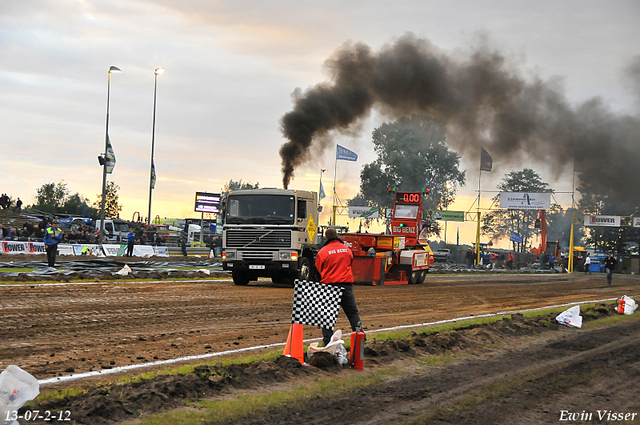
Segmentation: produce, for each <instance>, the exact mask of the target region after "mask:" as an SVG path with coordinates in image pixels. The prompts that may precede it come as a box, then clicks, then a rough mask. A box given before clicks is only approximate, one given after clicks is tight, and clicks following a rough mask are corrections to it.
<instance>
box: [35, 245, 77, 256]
mask: <svg viewBox="0 0 640 425" xmlns="http://www.w3.org/2000/svg"><path fill="white" fill-rule="evenodd" d="M43 247H44V244H43ZM58 255H76V254H75V253H74V252H73V245H61V244H58Z"/></svg>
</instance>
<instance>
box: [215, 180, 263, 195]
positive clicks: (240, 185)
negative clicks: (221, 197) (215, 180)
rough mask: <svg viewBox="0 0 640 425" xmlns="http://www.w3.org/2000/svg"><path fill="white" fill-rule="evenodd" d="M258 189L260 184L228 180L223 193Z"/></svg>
mask: <svg viewBox="0 0 640 425" xmlns="http://www.w3.org/2000/svg"><path fill="white" fill-rule="evenodd" d="M259 187H260V183H257V182H256V183H255V184H253V183H249V182H246V183H245V182H243V181H242V180H233V179H232V180H229V182H228V183H225V184H224V187H223V189H222V190H223V192H225V193H228V192H229V191H230V190H243V189H258V188H259Z"/></svg>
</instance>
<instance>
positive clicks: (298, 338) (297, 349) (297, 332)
mask: <svg viewBox="0 0 640 425" xmlns="http://www.w3.org/2000/svg"><path fill="white" fill-rule="evenodd" d="M282 355H283V356H288V357H293V358H296V359H298V360H299V361H300V363H301V364H304V344H303V343H302V325H301V324H299V323H293V324H292V325H291V327H290V328H289V336H287V343H286V344H285V345H284V351H283V352H282Z"/></svg>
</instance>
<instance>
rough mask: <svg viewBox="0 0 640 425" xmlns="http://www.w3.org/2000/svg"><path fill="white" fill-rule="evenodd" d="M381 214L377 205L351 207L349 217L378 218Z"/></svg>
mask: <svg viewBox="0 0 640 425" xmlns="http://www.w3.org/2000/svg"><path fill="white" fill-rule="evenodd" d="M379 214H380V208H377V207H352V206H350V207H349V218H378V215H379Z"/></svg>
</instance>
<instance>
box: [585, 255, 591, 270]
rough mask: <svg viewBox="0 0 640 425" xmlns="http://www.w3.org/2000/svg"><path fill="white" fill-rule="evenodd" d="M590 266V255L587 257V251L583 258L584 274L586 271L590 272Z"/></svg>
mask: <svg viewBox="0 0 640 425" xmlns="http://www.w3.org/2000/svg"><path fill="white" fill-rule="evenodd" d="M590 266H591V257H589V253H588V252H587V256H586V257H585V259H584V274H587V272H589V274H591V270H589V267H590Z"/></svg>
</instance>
